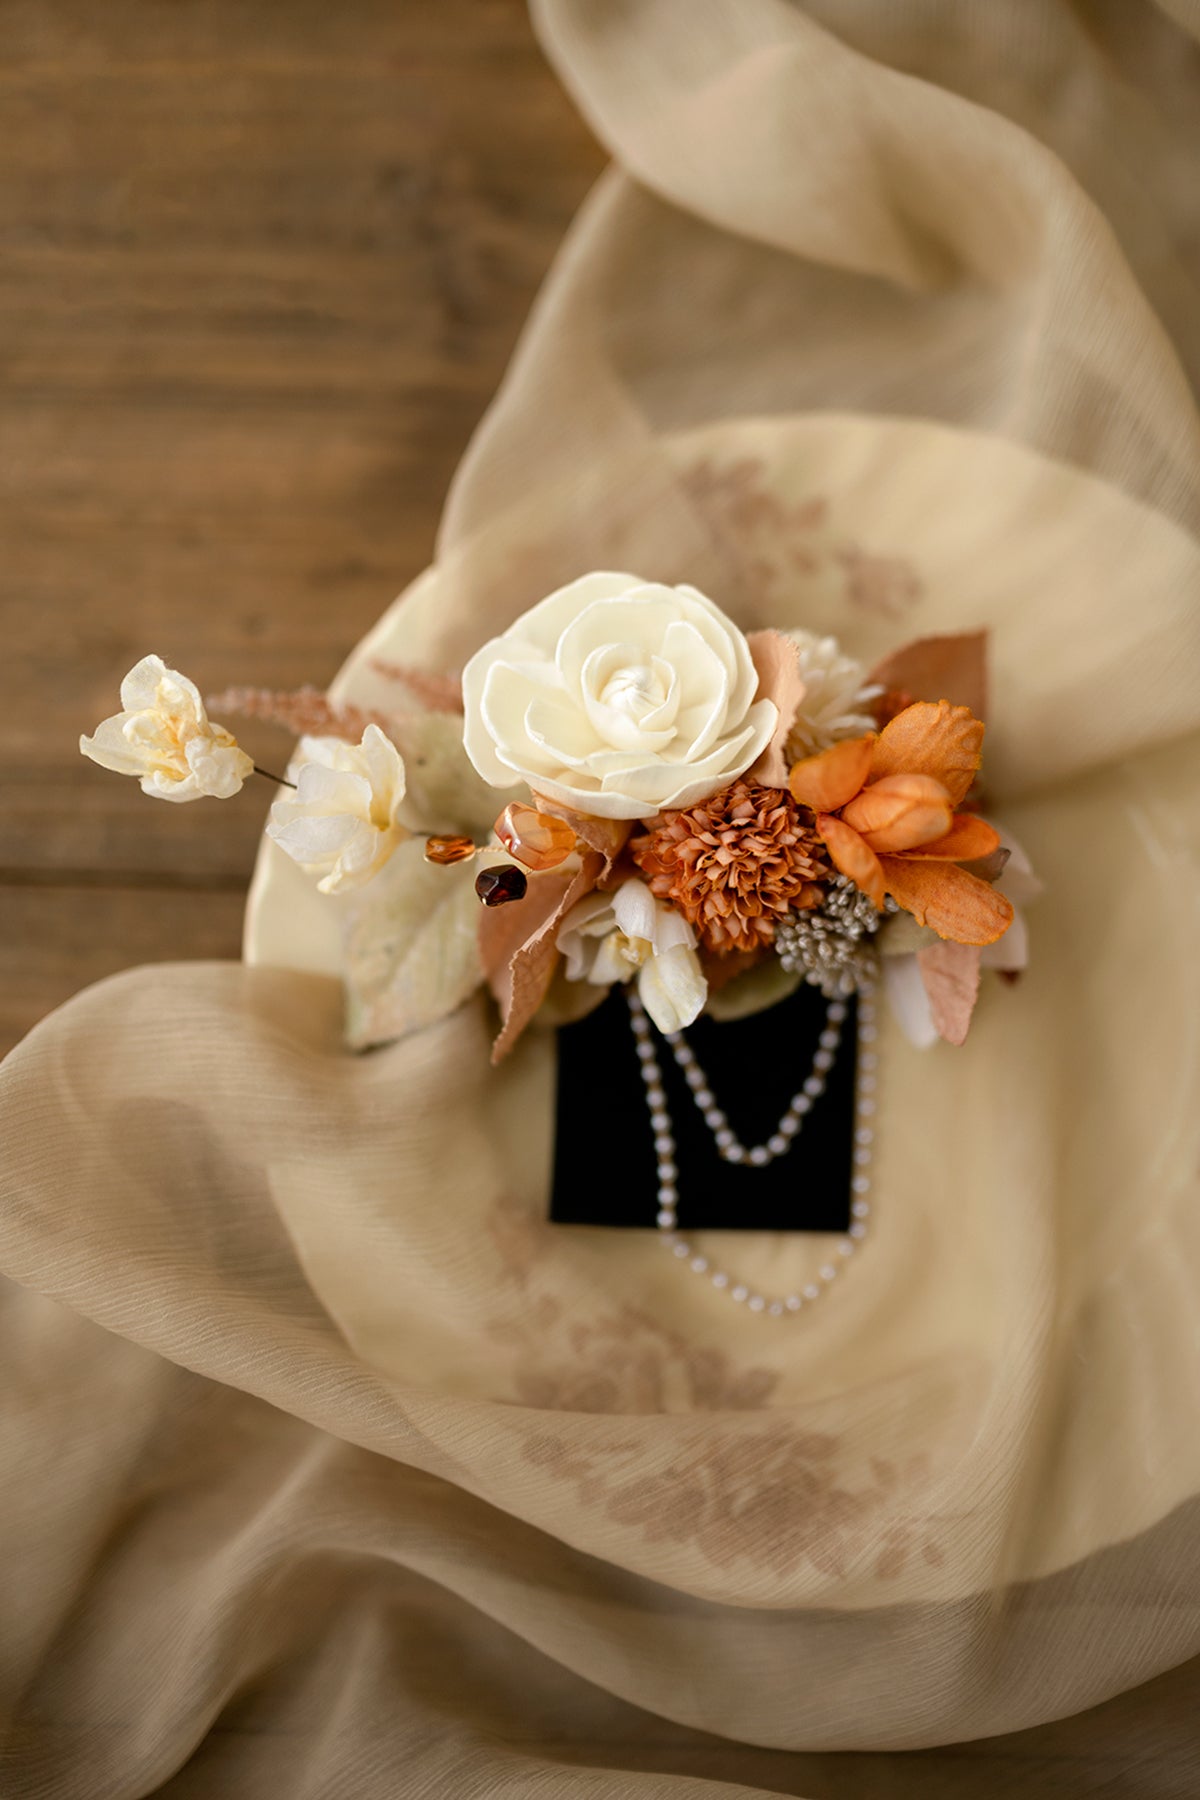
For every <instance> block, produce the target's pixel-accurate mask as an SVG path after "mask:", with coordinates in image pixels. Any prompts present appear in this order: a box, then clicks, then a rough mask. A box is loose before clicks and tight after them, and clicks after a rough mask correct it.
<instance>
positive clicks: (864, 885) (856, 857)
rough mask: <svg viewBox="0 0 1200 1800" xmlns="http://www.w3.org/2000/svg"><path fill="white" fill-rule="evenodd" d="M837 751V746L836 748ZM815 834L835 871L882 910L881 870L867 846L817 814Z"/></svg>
mask: <svg viewBox="0 0 1200 1800" xmlns="http://www.w3.org/2000/svg"><path fill="white" fill-rule="evenodd" d="M835 748H836V746H835ZM817 831H818V832H819V833H820V836H821V838H822V839H823V841H824V844H825V848H826V849H827V850H828V852H829V855H830V859H831V861H832V863H833V866H834V868H835V869H837V870H838V872H839V873H840V874H842V875H847V876H849V878H850V880H851V881H852V882H854V884H855V886H856V887H860V888H861V889H862V891H863V893H864V894H869V895H870V897H871V899H872V900H873V901H874V902H875V905H876V907H878V908H880V909H882V907H883V896H884V892H885V889H884V882H883V868H882V866H881V864H880V861H879V858H878V857H877V856H876V854H875V852H874V851H873V850H872V848H871V846H870V845H869V844H866V843H864V842H863V840H862V838H860V837H859V835H858V833H857V831H853V830H852V829H851V828H850V826H849V825H843V823H842V821H841V820H840V819H835V818H833V817H832V815H831V814H829V813H818V815H817Z"/></svg>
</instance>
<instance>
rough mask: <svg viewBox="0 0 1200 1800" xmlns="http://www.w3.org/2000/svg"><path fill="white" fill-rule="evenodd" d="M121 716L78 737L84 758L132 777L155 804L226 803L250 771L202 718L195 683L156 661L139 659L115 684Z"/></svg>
mask: <svg viewBox="0 0 1200 1800" xmlns="http://www.w3.org/2000/svg"><path fill="white" fill-rule="evenodd" d="M121 706H122V708H123V711H121V712H119V713H114V714H113V715H112V717H111V718H108V719H105V720H104V721H103V723H101V724H100V725H97V727H96V730H95V733H94V735H93V736H92V737H81V738H80V740H79V748H80V750H81V751H82V752H83V754H84V755H85V756H88V757H90V758H91V760H92V761H93V762H95V763H99V764H100V767H101V768H102V769H111V770H112V771H113V772H114V773H115V774H117V775H134V776H136V777H137V779H138V780H139V782H140V783H141V788H142V792H143V793H144V794H150V795H152V796H153V797H154V799H156V800H175V801H183V800H201V799H203V798H204V797H205V796H210V797H212V798H213V799H216V800H228V799H229V798H230V796H231V795H233V794H236V793H237V792H238V790H239V789H240V788H241V786H242V783H243V782H244V781H245V780H246V777H247V776H248V775H250V774H252V773H253V770H254V764H253V762H252V761H251V759H250V757H248V756H247V755H246V752H245V751H244V750H243V749H242V748H241V747H240V745H239V744H238V743H237V740H236V739H235V738H234V737H233V736H232V734H231V733H230V732H228V731H226V730H225V728H224V726H221V725H214V724H212V723H211V721H210V720H209V717H208V714H207V713H206V712H205V710H204V702H203V700H202V699H201V698H200V690H199V688H198V687H197V686H196V684H195V682H194V681H189V680H188V678H187V676H186V675H181V674H180V673H179V671H178V670H177V669H169V668H168V667H167V665H166V663H165V662H164V661H163V659H162V657H161V656H143V658H142V660H141V662H139V663H137V664H135V665H134V667H133V668H132V669H130V671H129V673H128V675H126V677H125V679H124V681H123V682H122V683H121Z"/></svg>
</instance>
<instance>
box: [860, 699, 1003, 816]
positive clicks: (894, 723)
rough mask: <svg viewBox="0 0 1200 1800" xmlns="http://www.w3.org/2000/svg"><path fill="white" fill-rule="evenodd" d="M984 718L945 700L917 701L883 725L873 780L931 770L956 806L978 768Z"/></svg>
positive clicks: (874, 755)
mask: <svg viewBox="0 0 1200 1800" xmlns="http://www.w3.org/2000/svg"><path fill="white" fill-rule="evenodd" d="M982 750H983V721H982V720H981V719H977V718H976V717H975V716H974V714H973V713H972V712H971V710H970V708H969V707H966V706H952V705H951V704H950V702H949V701H948V700H939V701H937V702H933V701H929V700H918V701H917V702H916V703H915V705H913V706H906V707H905V709H904V711H903V712H902V713H897V714H896V717H895V718H894V719H892V720H891V721H890V722H889V723H888V724H887V725H885V726H884V728H883V730H882V731H881V732H880V734H879V736H878V737H877V738H876V740H875V750H874V754H873V756H872V759H871V780H872V781H880V780H882V779H883V777H884V776H885V775H902V774H913V775H932V776H933V777H934V779H935V780H936V781H940V782H941V784H942V786H943V787H944V788H945V789H946V792H947V793H948V794H949V796H950V800H951V803H952V804H953V805H954V806H960V805H961V804H962V802H963V801H964V800H965V799H966V796H967V790H968V788H969V787H970V785H971V783H972V782H973V781H974V779H975V776H976V774H977V773H978V771H979V761H980V756H981V754H982Z"/></svg>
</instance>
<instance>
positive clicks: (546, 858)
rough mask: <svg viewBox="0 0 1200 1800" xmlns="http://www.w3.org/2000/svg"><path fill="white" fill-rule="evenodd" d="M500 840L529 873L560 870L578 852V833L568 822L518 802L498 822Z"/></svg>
mask: <svg viewBox="0 0 1200 1800" xmlns="http://www.w3.org/2000/svg"><path fill="white" fill-rule="evenodd" d="M496 836H497V837H498V838H499V839H500V842H501V843H502V844H503V845H504V848H505V849H506V850H507V851H508V854H509V855H510V856H515V857H516V859H517V861H518V862H519V863H524V865H525V867H526V868H527V869H536V870H541V869H556V868H557V867H558V865H559V863H561V862H565V861H566V860H567V858H568V856H570V854H571V852H572V850H573V849H574V848H575V833H574V832H573V831H572V830H571V827H570V826H569V825H568V824H567V822H566V820H565V819H556V818H555V816H554V814H553V813H541V812H538V810H537V808H536V807H533V806H525V805H524V804H523V803H522V802H521V801H520V800H514V801H513V802H512V804H511V805H510V806H506V807H505V809H504V811H503V812H502V813H501V814H500V817H499V818H498V819H497V820H496Z"/></svg>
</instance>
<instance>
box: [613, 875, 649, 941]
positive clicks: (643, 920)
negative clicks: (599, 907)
mask: <svg viewBox="0 0 1200 1800" xmlns="http://www.w3.org/2000/svg"><path fill="white" fill-rule="evenodd" d="M612 910H613V918H614V919H615V920H616V922H617V925H618V926H619V927H620V929H621V930H622V931H623V932H624V933H625V936H626V937H631V938H647V939H649V941H650V942H651V943H652V944H653V943H656V942H657V933H656V927H657V923H658V902H657V900H656V899H655V898H654V895H653V894H652V893H651V892H650V889H649V888H648V887H647V886H646V883H645V882H644V881H641V880H640V879H639V878H638V877H637V876H636V875H631V876H630V878H629V880H628V881H623V882H622V883H621V885H620V887H619V888H617V890H616V892H615V893H614V894H613V896H612Z"/></svg>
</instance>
